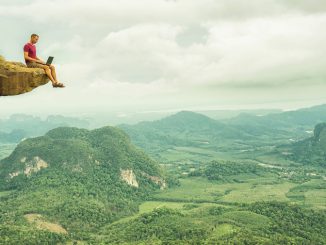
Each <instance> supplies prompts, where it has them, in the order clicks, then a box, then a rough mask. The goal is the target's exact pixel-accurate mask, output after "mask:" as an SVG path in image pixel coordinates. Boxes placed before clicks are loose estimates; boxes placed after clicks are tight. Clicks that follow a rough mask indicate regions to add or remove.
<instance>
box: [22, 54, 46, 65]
mask: <svg viewBox="0 0 326 245" xmlns="http://www.w3.org/2000/svg"><path fill="white" fill-rule="evenodd" d="M24 58H25V60H28V61H32V62H36V63H40V64H44V61H43V60H41V59H39V58H38V57H36V59H33V58H31V57H29V56H28V52H24Z"/></svg>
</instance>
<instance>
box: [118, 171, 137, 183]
mask: <svg viewBox="0 0 326 245" xmlns="http://www.w3.org/2000/svg"><path fill="white" fill-rule="evenodd" d="M120 176H121V179H122V180H124V181H125V182H127V184H128V185H131V186H135V187H139V184H138V182H137V180H136V176H135V174H134V173H133V171H132V169H126V170H123V169H120Z"/></svg>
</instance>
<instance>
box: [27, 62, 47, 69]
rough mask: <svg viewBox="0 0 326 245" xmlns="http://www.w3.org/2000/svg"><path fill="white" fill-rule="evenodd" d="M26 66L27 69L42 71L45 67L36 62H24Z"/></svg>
mask: <svg viewBox="0 0 326 245" xmlns="http://www.w3.org/2000/svg"><path fill="white" fill-rule="evenodd" d="M26 66H27V67H29V68H41V69H44V67H45V65H42V64H40V63H36V62H26Z"/></svg>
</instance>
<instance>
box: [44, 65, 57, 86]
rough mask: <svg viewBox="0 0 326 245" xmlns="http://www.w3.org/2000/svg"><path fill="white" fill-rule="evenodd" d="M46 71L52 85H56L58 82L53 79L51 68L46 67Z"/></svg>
mask: <svg viewBox="0 0 326 245" xmlns="http://www.w3.org/2000/svg"><path fill="white" fill-rule="evenodd" d="M44 71H45V73H46V75H47V76H48V77H49V78H50V80H51V82H52V84H56V83H57V81H56V80H55V79H54V78H53V77H52V74H51V70H50V68H49V67H48V66H45V67H44Z"/></svg>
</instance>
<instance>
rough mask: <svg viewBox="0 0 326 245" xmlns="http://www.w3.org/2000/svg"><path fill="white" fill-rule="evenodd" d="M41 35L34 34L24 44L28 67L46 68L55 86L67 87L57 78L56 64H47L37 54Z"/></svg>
mask: <svg viewBox="0 0 326 245" xmlns="http://www.w3.org/2000/svg"><path fill="white" fill-rule="evenodd" d="M38 38H39V36H38V35H37V34H32V35H31V39H30V41H29V42H28V43H26V44H25V46H24V58H25V63H26V65H27V67H30V68H42V69H44V71H45V73H46V75H47V76H48V77H49V79H50V80H51V82H52V86H53V87H60V88H63V87H65V86H64V85H63V83H60V82H59V81H58V80H57V75H56V72H55V67H54V65H46V63H45V62H44V61H43V60H41V59H40V58H38V57H37V56H36V46H35V44H36V43H37V41H38Z"/></svg>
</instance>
